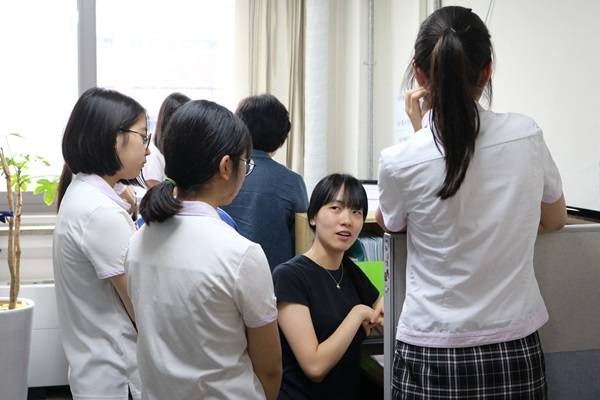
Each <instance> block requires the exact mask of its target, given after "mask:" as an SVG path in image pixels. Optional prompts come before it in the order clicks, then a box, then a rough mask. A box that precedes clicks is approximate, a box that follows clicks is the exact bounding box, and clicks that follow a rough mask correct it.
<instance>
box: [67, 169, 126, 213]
mask: <svg viewBox="0 0 600 400" xmlns="http://www.w3.org/2000/svg"><path fill="white" fill-rule="evenodd" d="M75 179H76V180H79V181H82V182H85V183H87V184H89V185H92V186H93V187H95V188H96V189H98V190H99V191H100V192H102V193H103V194H104V195H105V196H107V197H108V198H110V199H111V200H112V201H114V202H115V203H117V205H118V206H119V207H121V208H122V209H123V210H125V211H129V208H130V205H129V203H128V202H126V201H125V200H123V199H122V198H121V197H120V196H119V195H118V194H117V192H115V190H114V189H113V188H112V187H110V185H109V184H108V182H106V181H105V180H104V179H102V177H100V176H99V175H96V174H84V173H82V172H80V173H78V174H76V175H75Z"/></svg>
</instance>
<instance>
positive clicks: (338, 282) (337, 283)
mask: <svg viewBox="0 0 600 400" xmlns="http://www.w3.org/2000/svg"><path fill="white" fill-rule="evenodd" d="M340 268H341V269H342V275H341V276H340V280H339V281H336V280H335V278H334V277H333V275H332V274H331V272H329V270H328V269H327V268H323V269H324V270H325V272H327V275H329V276H330V277H331V279H332V280H333V281H334V282H335V287H336V288H338V289H340V284H341V283H342V279H344V264H342V265H340Z"/></svg>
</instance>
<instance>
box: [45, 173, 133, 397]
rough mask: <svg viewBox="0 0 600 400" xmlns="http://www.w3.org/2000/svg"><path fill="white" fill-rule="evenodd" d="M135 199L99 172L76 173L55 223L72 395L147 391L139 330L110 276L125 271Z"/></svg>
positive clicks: (61, 314) (57, 278) (62, 323)
mask: <svg viewBox="0 0 600 400" xmlns="http://www.w3.org/2000/svg"><path fill="white" fill-rule="evenodd" d="M128 207H129V205H128V204H127V203H126V202H125V201H123V200H122V199H121V198H120V197H119V196H118V195H117V194H116V193H115V191H114V190H113V189H112V188H111V187H110V186H109V185H108V183H106V181H104V180H103V179H102V178H101V177H99V176H97V175H85V174H78V175H76V176H75V177H74V179H73V181H72V182H71V184H70V185H69V187H68V188H67V191H66V193H65V196H64V197H63V200H62V203H61V206H60V211H59V213H58V219H57V222H56V226H55V228H54V240H53V262H54V280H55V285H56V300H57V304H58V317H59V321H60V332H61V339H62V343H63V348H64V350H65V354H66V356H67V360H68V362H69V384H70V386H71V392H72V393H73V398H74V399H114V400H117V399H118V400H127V398H128V389H127V388H128V386H130V389H131V392H132V395H133V397H134V399H138V398H140V397H141V384H140V379H139V375H138V372H137V365H136V364H137V363H136V355H135V352H136V349H135V343H136V332H135V329H134V327H133V324H132V322H131V320H130V319H129V316H128V315H127V312H126V311H125V308H124V307H123V305H122V303H121V299H120V298H119V295H118V294H117V292H116V291H115V289H114V287H113V285H112V283H111V282H110V280H109V279H107V278H110V277H113V276H117V275H121V274H123V273H124V261H125V254H126V251H127V245H128V243H129V239H130V237H131V235H132V234H133V232H134V230H135V229H134V226H133V221H132V220H131V218H130V217H129V215H128V214H127V212H126V211H125V210H126V209H127V208H128Z"/></svg>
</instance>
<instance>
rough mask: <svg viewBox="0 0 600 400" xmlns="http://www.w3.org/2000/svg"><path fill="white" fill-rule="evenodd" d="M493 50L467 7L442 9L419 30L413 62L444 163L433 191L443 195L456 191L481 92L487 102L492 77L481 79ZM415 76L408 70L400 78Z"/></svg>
mask: <svg viewBox="0 0 600 400" xmlns="http://www.w3.org/2000/svg"><path fill="white" fill-rule="evenodd" d="M492 54H493V48H492V43H491V40H490V34H489V32H488V29H487V27H486V26H485V24H484V23H483V21H482V20H481V18H479V17H478V16H477V15H476V14H475V13H473V12H472V11H471V9H468V8H464V7H459V6H448V7H442V8H440V9H438V10H436V11H435V12H433V13H432V14H431V15H430V16H429V17H427V19H426V20H425V21H423V23H422V24H421V27H420V29H419V34H418V35H417V40H416V42H415V56H414V59H413V61H414V66H415V67H417V68H419V70H421V71H422V72H423V74H424V75H425V76H426V78H427V85H426V86H427V89H428V91H429V101H430V103H431V120H432V127H431V129H432V132H433V137H434V141H435V145H436V146H437V148H438V150H440V153H442V154H443V156H444V161H445V164H446V176H445V177H444V182H443V183H442V186H441V188H440V189H439V191H438V192H437V195H438V196H439V197H440V198H442V199H447V198H450V197H452V196H454V195H455V194H456V192H457V191H458V190H459V189H460V186H461V185H462V183H463V181H464V179H465V175H466V173H467V169H468V168H469V163H470V162H471V159H472V158H473V155H474V153H475V142H476V140H477V136H478V135H479V129H480V119H479V109H478V105H477V102H478V101H479V97H480V95H482V94H483V95H485V96H486V97H487V98H488V102H489V103H490V104H491V99H492V84H491V80H488V81H487V82H481V77H482V72H483V71H484V69H485V68H486V66H488V65H490V63H491V62H492ZM414 78H415V75H414V71H413V68H410V71H409V73H408V74H407V79H406V81H405V82H408V81H412V80H413V79H414ZM484 83H485V87H483V86H482V84H484Z"/></svg>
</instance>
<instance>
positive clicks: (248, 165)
mask: <svg viewBox="0 0 600 400" xmlns="http://www.w3.org/2000/svg"><path fill="white" fill-rule="evenodd" d="M240 160H242V161H243V162H244V164H246V176H248V175H250V174H251V173H252V171H254V160H253V159H251V158H249V159H247V160H246V159H244V158H242V157H240Z"/></svg>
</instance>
